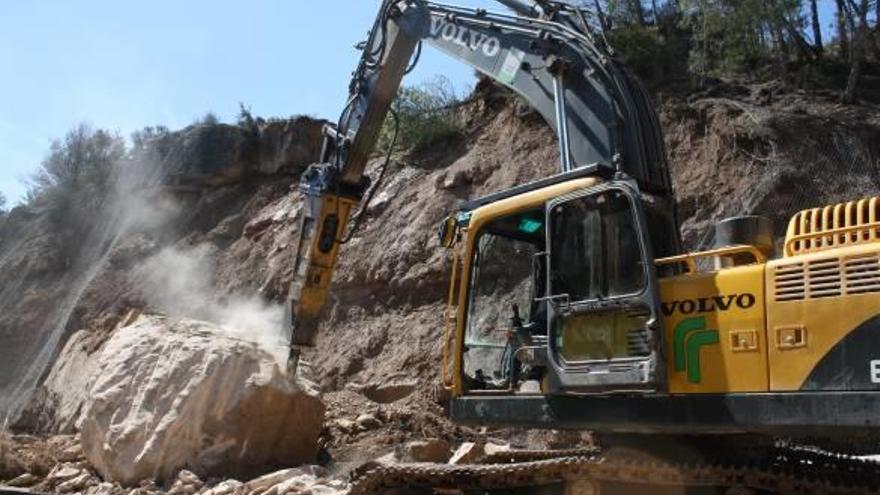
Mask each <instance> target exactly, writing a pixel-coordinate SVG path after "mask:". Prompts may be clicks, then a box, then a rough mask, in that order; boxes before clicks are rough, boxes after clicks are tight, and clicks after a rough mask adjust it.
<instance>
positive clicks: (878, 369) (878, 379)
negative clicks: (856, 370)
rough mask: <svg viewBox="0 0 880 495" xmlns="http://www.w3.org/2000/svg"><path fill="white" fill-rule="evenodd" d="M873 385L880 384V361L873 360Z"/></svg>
mask: <svg viewBox="0 0 880 495" xmlns="http://www.w3.org/2000/svg"><path fill="white" fill-rule="evenodd" d="M871 383H880V359H872V360H871Z"/></svg>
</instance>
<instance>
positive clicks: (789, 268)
mask: <svg viewBox="0 0 880 495" xmlns="http://www.w3.org/2000/svg"><path fill="white" fill-rule="evenodd" d="M773 280H774V292H775V293H774V296H775V298H776V300H777V301H780V302H784V301H799V300H802V299H819V298H823V297H836V296H841V295H847V294H866V293H869V292H880V255H877V254H868V255H860V256H852V257H848V258H844V259H842V260H841V259H840V258H836V257H835V258H824V259H818V260H813V261H809V262H799V263H791V264H785V265H779V266H777V267H775V269H774V273H773Z"/></svg>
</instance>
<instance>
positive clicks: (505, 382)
mask: <svg viewBox="0 0 880 495" xmlns="http://www.w3.org/2000/svg"><path fill="white" fill-rule="evenodd" d="M544 221H545V217H544V211H543V210H533V211H527V212H524V213H519V214H515V215H511V216H507V217H502V218H499V219H497V220H494V221H493V222H491V223H489V224H487V225H486V226H485V227H483V228H482V230H481V231H480V233H479V234H478V238H477V241H476V244H475V246H474V252H473V258H472V260H471V278H470V291H469V298H468V311H467V331H466V338H465V349H464V356H463V357H464V364H465V375H466V377H467V379H468V381H469V384H470V388H477V389H501V388H507V387H508V386H509V384H510V377H511V366H512V364H511V363H512V354H511V353H512V352H514V351H515V350H516V349H512V348H511V338H510V337H511V335H510V334H511V328H512V326H511V320H512V318H513V311H514V310H513V307H514V305H516V307H517V309H518V313H519V315H520V317H521V318H522V320H523V323H525V324H527V323H529V322H530V321H532V320H541V317H542V316H543V317H544V318H546V315H545V314H541V315H539V314H538V312H537V311H536V310H535V308H534V307H533V306H534V303H533V302H534V298H535V297H536V295H535V294H536V291H539V290H541V288H540V287H542V286H543V283H541V282H540V275H541V273H540V270H535V268H534V267H535V265H536V263H535V254H536V253H539V252H541V251H543V250H544V242H545V232H544ZM536 271H537V272H538V273H536ZM542 295H543V294H542ZM540 323H541V324H542V325H543V324H544V322H543V321H541V322H540Z"/></svg>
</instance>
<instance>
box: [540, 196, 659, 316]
mask: <svg viewBox="0 0 880 495" xmlns="http://www.w3.org/2000/svg"><path fill="white" fill-rule="evenodd" d="M549 222H550V230H551V232H550V243H551V247H550V253H551V254H550V277H551V279H550V280H551V282H550V285H551V289H552V293H553V294H554V295H562V294H567V295H568V298H569V300H570V301H572V302H575V301H584V300H596V299H605V298H610V297H615V296H624V295H629V294H635V293H639V292H641V291H642V289H643V288H644V287H645V283H646V273H645V267H644V264H643V260H642V258H643V257H642V249H641V246H640V244H639V237H638V232H637V230H636V223H635V222H636V217H635V215H634V213H633V207H632V204H631V203H630V200H629V198H628V197H627V195H626V194H625V193H623V192H622V191H620V190H616V189H609V190H608V191H604V192H602V193H600V194H593V195H589V196H584V197H581V198H575V199H572V200H569V201H566V202H564V203H560V204H558V205H556V206H554V207H553V208H552V210H551V212H550V215H549Z"/></svg>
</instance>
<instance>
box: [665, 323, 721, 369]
mask: <svg viewBox="0 0 880 495" xmlns="http://www.w3.org/2000/svg"><path fill="white" fill-rule="evenodd" d="M718 342H719V339H718V330H707V329H706V317H705V316H697V317H694V318H685V319H684V320H681V322H680V323H679V324H678V325H677V326H676V327H675V331H674V332H673V334H672V360H673V361H674V366H675V371H678V372H681V371H687V377H688V381H689V382H691V383H700V382H701V381H702V379H703V377H702V376H701V375H700V348H701V347H703V346H704V345H714V344H717V343H718Z"/></svg>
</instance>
